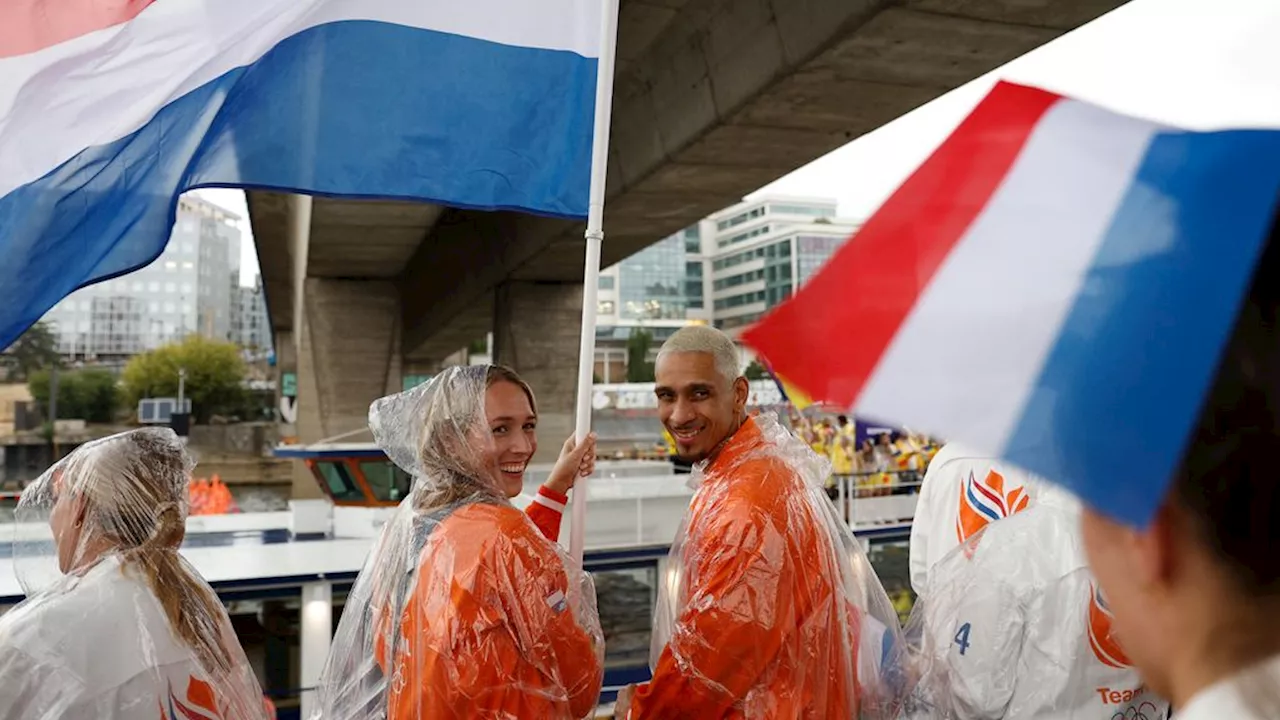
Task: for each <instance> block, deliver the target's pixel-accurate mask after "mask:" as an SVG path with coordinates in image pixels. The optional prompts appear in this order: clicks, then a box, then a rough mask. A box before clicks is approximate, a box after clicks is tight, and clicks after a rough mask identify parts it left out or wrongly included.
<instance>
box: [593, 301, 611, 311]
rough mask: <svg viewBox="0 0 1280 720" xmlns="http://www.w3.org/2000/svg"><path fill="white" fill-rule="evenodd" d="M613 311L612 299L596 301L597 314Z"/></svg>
mask: <svg viewBox="0 0 1280 720" xmlns="http://www.w3.org/2000/svg"><path fill="white" fill-rule="evenodd" d="M613 311H614V304H613V301H612V300H601V301H600V302H598V303H596V314H597V315H612V314H613Z"/></svg>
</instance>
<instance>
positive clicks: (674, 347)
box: [615, 326, 889, 720]
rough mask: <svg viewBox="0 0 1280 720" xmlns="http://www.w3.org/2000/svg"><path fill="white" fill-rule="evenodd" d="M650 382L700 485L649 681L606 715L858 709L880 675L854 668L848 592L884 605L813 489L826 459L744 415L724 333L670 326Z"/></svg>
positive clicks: (676, 557) (855, 644)
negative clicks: (865, 689)
mask: <svg viewBox="0 0 1280 720" xmlns="http://www.w3.org/2000/svg"><path fill="white" fill-rule="evenodd" d="M656 379H657V382H656V387H655V392H656V393H657V396H658V407H659V415H660V417H661V419H662V423H663V425H665V426H666V428H667V430H668V431H669V432H670V433H671V435H672V437H674V438H675V442H676V447H677V451H678V452H679V454H680V456H681V458H682V459H684V460H686V461H689V462H693V463H699V465H698V466H697V467H696V468H695V471H694V475H693V477H692V482H693V483H694V484H695V485H696V487H697V491H696V493H695V495H694V497H693V500H692V501H691V503H690V507H689V511H688V514H687V515H686V517H685V519H684V522H683V524H682V530H681V532H680V533H679V534H678V535H677V537H676V540H675V543H674V544H673V545H672V550H671V563H670V566H671V568H672V571H673V575H672V576H671V578H669V579H668V580H667V582H664V583H663V586H662V590H661V593H660V597H659V604H658V610H657V617H656V618H655V623H654V641H653V650H652V652H653V666H654V673H653V680H652V681H651V682H649V683H646V684H644V685H641V686H639V687H638V688H632V687H628V688H626V689H624V690H623V692H622V693H620V694H619V698H618V703H617V706H616V708H615V713H616V715H615V717H618V718H634V719H639V718H664V719H665V718H777V719H780V720H786V719H789V718H815V719H816V718H836V717H844V718H849V717H856V716H857V715H858V712H859V708H860V701H859V697H858V696H859V682H860V681H861V682H862V684H863V685H875V684H876V683H875V681H874V680H873V679H872V678H870V677H864V678H859V677H858V666H859V639H860V636H861V635H862V634H863V629H864V620H865V617H864V613H863V612H862V611H861V609H860V608H859V607H858V604H857V603H855V598H854V597H853V595H854V594H858V595H859V596H860V597H859V598H858V600H859V601H861V600H862V599H863V598H866V597H872V598H875V599H877V600H880V601H881V602H882V605H883V607H889V605H888V598H887V596H885V595H884V590H883V588H881V587H879V585H878V583H877V582H876V580H875V576H874V573H872V572H870V569H869V566H867V565H866V564H865V557H864V556H862V554H861V551H860V549H859V548H858V547H857V546H856V544H855V541H854V540H853V538H852V536H851V535H849V533H848V530H847V529H844V530H843V531H842V530H841V528H840V524H839V520H838V519H837V518H836V516H835V515H834V513H833V512H832V510H831V509H830V503H829V502H827V499H826V496H825V495H824V494H823V493H822V483H823V481H824V480H825V479H826V475H827V474H828V473H829V472H830V466H829V465H828V464H827V463H826V461H825V460H823V459H821V458H819V457H818V456H817V455H815V454H814V453H813V452H812V451H811V450H810V449H809V448H808V447H807V446H805V445H804V443H802V442H801V441H800V440H798V439H797V438H795V437H794V436H792V435H791V434H790V433H789V432H788V431H787V430H786V429H785V428H783V427H782V426H781V425H779V424H778V422H777V420H776V419H775V418H773V416H771V415H769V416H757V417H750V418H749V417H747V414H746V404H747V396H748V392H749V389H750V388H749V385H748V383H747V380H746V378H745V377H743V376H742V375H741V373H740V372H739V363H738V356H737V349H736V348H735V347H734V345H733V342H732V341H731V340H730V339H729V338H728V337H727V336H725V335H724V334H723V333H721V332H720V331H718V330H714V329H712V328H709V327H706V326H691V327H687V328H683V329H681V330H679V331H678V332H676V333H675V334H674V335H672V336H671V339H670V340H668V341H667V342H666V344H664V345H663V346H662V350H661V351H660V352H659V353H658V361H657V367H656ZM877 593H878V595H877ZM873 624H874V623H873ZM871 634H872V633H871V632H870V630H869V629H868V630H867V632H866V635H867V636H868V639H869V636H870V635H871ZM863 709H865V708H863Z"/></svg>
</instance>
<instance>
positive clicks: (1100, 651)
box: [1089, 584, 1132, 669]
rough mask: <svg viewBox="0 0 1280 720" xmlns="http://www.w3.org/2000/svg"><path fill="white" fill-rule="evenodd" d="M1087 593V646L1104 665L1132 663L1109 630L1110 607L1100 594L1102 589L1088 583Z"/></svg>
mask: <svg viewBox="0 0 1280 720" xmlns="http://www.w3.org/2000/svg"><path fill="white" fill-rule="evenodd" d="M1089 587H1090V593H1089V647H1091V648H1093V654H1094V655H1097V656H1098V660H1100V661H1101V662H1102V663H1103V664H1104V665H1107V666H1109V667H1113V668H1119V669H1124V668H1127V667H1129V666H1130V665H1132V663H1130V662H1129V656H1128V655H1125V653H1124V649H1123V648H1121V647H1120V643H1119V642H1118V641H1117V640H1116V636H1115V634H1114V633H1113V632H1112V631H1111V620H1112V617H1111V608H1110V607H1108V606H1107V599H1106V598H1105V597H1103V596H1102V589H1101V588H1099V587H1098V586H1096V585H1093V584H1090V586H1089Z"/></svg>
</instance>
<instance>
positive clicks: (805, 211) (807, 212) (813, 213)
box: [769, 203, 836, 218]
mask: <svg viewBox="0 0 1280 720" xmlns="http://www.w3.org/2000/svg"><path fill="white" fill-rule="evenodd" d="M769 212H771V213H776V214H779V215H803V216H806V217H827V218H829V217H835V216H836V210H835V208H833V207H818V206H814V205H784V204H781V203H779V204H774V205H770V206H769Z"/></svg>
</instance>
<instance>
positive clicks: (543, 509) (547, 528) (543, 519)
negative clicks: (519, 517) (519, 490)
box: [524, 485, 569, 542]
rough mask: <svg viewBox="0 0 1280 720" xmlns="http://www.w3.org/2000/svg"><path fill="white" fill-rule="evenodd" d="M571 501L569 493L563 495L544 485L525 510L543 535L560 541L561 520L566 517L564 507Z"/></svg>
mask: <svg viewBox="0 0 1280 720" xmlns="http://www.w3.org/2000/svg"><path fill="white" fill-rule="evenodd" d="M568 502H569V496H568V495H561V494H560V493H558V492H556V491H555V490H552V489H551V488H549V487H547V486H546V485H543V486H542V487H540V488H538V494H537V496H535V497H534V499H533V502H531V503H529V507H527V508H525V510H524V512H525V514H526V515H528V516H529V519H530V520H532V521H533V524H534V526H536V527H537V528H538V530H539V531H541V532H542V536H543V537H545V538H546V539H548V540H550V541H551V542H559V541H560V521H561V520H563V519H564V509H565V505H566V503H568Z"/></svg>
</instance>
